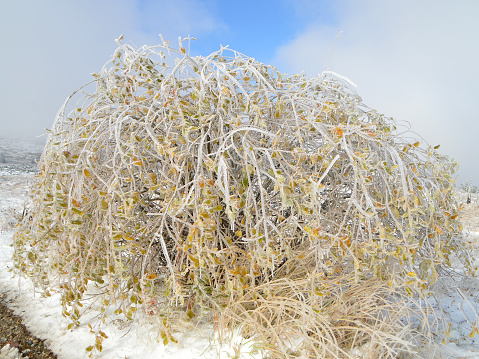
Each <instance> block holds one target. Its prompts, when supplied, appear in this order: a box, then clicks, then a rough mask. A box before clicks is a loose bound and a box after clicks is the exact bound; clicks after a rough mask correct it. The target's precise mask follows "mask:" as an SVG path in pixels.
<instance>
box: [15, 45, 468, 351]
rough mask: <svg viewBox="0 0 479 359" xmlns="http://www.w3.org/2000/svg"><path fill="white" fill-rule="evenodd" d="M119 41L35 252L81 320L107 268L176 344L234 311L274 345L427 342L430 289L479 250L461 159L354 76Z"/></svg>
mask: <svg viewBox="0 0 479 359" xmlns="http://www.w3.org/2000/svg"><path fill="white" fill-rule="evenodd" d="M118 45H119V46H118V49H117V50H116V51H115V53H114V55H113V57H112V60H111V62H109V63H107V65H105V67H104V68H103V69H102V71H101V73H99V74H94V77H95V79H94V81H93V83H94V85H96V90H95V91H93V92H92V93H91V94H88V93H86V92H85V91H86V89H82V90H81V91H79V92H77V93H76V94H75V96H78V95H83V97H81V98H80V99H79V100H78V102H77V104H76V105H75V108H73V110H72V111H71V112H69V113H68V111H67V110H66V108H67V106H69V105H70V104H71V103H72V101H73V98H74V96H73V97H72V98H70V99H68V100H67V102H66V103H65V105H64V106H63V107H62V109H61V110H60V112H59V114H58V116H57V118H56V121H55V123H54V126H53V129H52V131H51V134H50V137H49V139H48V142H47V145H46V147H45V150H44V153H43V155H42V158H41V161H40V174H39V176H38V180H37V183H36V186H35V190H34V207H35V208H34V210H33V211H32V215H31V217H30V218H29V219H28V220H26V221H24V222H23V224H22V226H21V227H20V228H19V230H18V232H17V233H16V235H15V238H14V247H15V253H14V261H15V265H16V268H17V269H18V270H19V271H21V272H22V273H25V274H27V275H28V276H30V277H31V278H32V279H33V280H34V282H35V283H36V284H37V285H40V286H42V287H43V288H44V290H45V293H47V295H48V293H50V292H51V291H52V290H59V291H60V292H61V293H62V304H63V306H64V315H66V316H69V317H70V318H71V319H72V324H73V325H79V324H80V321H79V319H80V310H79V307H80V306H82V302H85V301H88V300H89V299H87V298H86V297H85V296H84V295H85V293H86V291H87V289H88V287H89V285H90V284H92V283H96V285H97V286H99V287H100V288H102V291H101V293H100V294H99V296H97V298H100V299H101V303H102V305H103V306H104V307H109V306H114V307H115V309H116V310H115V313H116V314H121V315H124V316H125V317H126V318H127V319H128V320H133V318H134V315H135V312H138V311H140V310H141V311H142V312H143V313H145V315H148V316H150V317H154V318H160V320H159V325H160V330H159V333H160V336H161V338H162V340H163V341H164V342H165V343H167V342H168V341H170V340H174V336H173V334H174V331H175V330H178V326H179V323H181V321H182V320H193V321H195V320H198V321H199V320H201V319H204V318H206V319H207V320H209V319H211V318H214V320H215V326H216V329H217V330H219V331H224V330H230V329H232V328H240V329H241V330H242V333H243V335H244V336H248V337H252V338H254V339H255V340H257V341H258V342H260V343H263V346H264V348H266V349H267V350H268V351H269V353H270V356H271V357H291V356H292V355H294V354H295V353H296V354H297V355H299V354H301V353H302V354H304V355H307V356H310V357H314V358H316V357H349V356H352V355H353V353H354V351H355V350H361V351H366V352H367V353H370V355H371V357H391V358H392V357H396V355H397V354H398V353H400V352H403V351H413V350H414V345H415V342H414V332H412V328H411V326H410V322H409V321H407V320H405V319H407V318H408V317H411V315H413V316H415V317H421V315H423V314H424V312H423V311H424V309H423V308H421V307H419V306H414V305H412V304H414V303H416V302H415V300H416V299H417V298H421V297H423V298H424V297H425V296H427V293H428V288H429V286H430V285H431V284H432V283H434V281H435V280H436V278H437V276H438V274H437V273H438V270H439V268H440V267H441V266H449V265H450V256H451V254H453V253H459V254H461V253H462V252H461V250H462V248H463V243H462V242H460V240H459V239H458V237H456V236H455V234H457V233H458V232H459V231H460V225H459V222H458V220H457V217H458V205H457V204H456V202H455V200H454V193H455V188H454V184H453V183H454V181H453V180H452V178H451V176H452V173H453V172H454V169H455V167H456V163H454V162H452V161H450V160H449V159H448V158H447V157H444V156H441V155H439V154H438V153H437V151H436V150H435V149H434V148H431V147H427V146H421V145H420V143H419V142H416V141H415V140H414V139H413V140H411V139H409V138H407V137H406V136H405V135H404V134H400V133H399V130H398V129H397V128H396V126H397V125H396V123H395V121H394V120H392V119H390V118H387V117H385V116H383V115H381V114H378V113H376V112H375V111H373V110H370V109H369V108H367V107H366V106H365V105H364V104H362V102H361V99H360V97H359V96H358V95H357V94H356V92H355V90H354V87H353V86H352V85H351V84H350V82H349V81H348V80H347V79H344V78H343V77H341V76H339V75H336V74H334V73H331V72H325V73H323V74H321V75H319V76H318V77H312V78H309V77H306V76H305V75H292V76H287V75H284V74H281V73H279V72H278V71H277V70H276V69H275V68H274V67H272V66H266V65H264V64H261V63H258V62H256V61H255V60H254V59H252V58H248V57H246V56H244V55H241V54H239V53H237V52H235V51H231V50H228V49H226V48H221V50H220V51H218V52H215V53H213V54H211V55H209V56H207V57H201V56H199V57H195V58H192V57H190V56H188V55H187V54H186V51H185V49H184V48H183V47H182V45H181V41H180V46H181V47H180V50H179V51H176V50H174V49H172V48H171V47H170V46H169V45H168V44H167V43H163V44H162V45H160V46H153V47H142V48H139V49H136V48H133V47H132V46H129V45H125V44H122V43H121V42H118ZM163 51H164V52H166V53H168V54H170V53H171V52H174V53H178V54H179V56H180V57H179V58H178V59H176V62H175V64H174V65H172V66H168V64H167V62H168V61H167V59H166V55H165V54H164V53H163ZM105 313H108V311H107V310H102V314H101V315H100V317H102V316H105V315H106V314H105ZM424 328H426V329H424V330H423V331H422V332H421V333H422V334H425V335H427V325H426V326H424ZM100 343H101V342H100ZM97 348H98V349H101V344H100V346H99V347H98V343H97ZM90 349H91V348H90Z"/></svg>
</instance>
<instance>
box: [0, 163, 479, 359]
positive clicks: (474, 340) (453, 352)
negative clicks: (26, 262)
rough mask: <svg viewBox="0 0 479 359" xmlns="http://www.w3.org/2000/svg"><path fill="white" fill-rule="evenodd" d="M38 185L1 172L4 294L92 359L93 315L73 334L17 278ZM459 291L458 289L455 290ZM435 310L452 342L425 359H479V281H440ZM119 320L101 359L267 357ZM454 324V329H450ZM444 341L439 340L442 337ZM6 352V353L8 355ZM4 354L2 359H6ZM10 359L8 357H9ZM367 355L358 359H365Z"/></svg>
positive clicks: (235, 344) (52, 306)
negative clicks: (20, 235) (25, 223)
mask: <svg viewBox="0 0 479 359" xmlns="http://www.w3.org/2000/svg"><path fill="white" fill-rule="evenodd" d="M32 181H33V175H32V174H26V173H25V172H22V171H15V170H12V168H5V167H4V168H1V167H0V278H1V281H0V292H2V293H6V294H7V297H8V300H9V301H10V303H11V308H12V309H13V310H14V311H15V313H16V314H18V315H21V316H22V317H23V318H24V321H25V325H26V326H27V327H28V328H29V329H30V331H31V332H32V333H33V334H34V335H36V336H38V337H40V338H42V339H47V344H48V345H49V347H50V349H51V350H52V351H53V352H55V353H56V354H57V355H58V357H59V358H65V359H76V358H78V359H80V358H87V357H88V353H87V352H86V351H85V348H86V347H87V346H89V345H91V344H92V343H93V342H94V340H95V339H94V338H95V337H94V334H92V333H91V332H90V329H89V328H88V326H87V323H88V320H89V319H91V316H90V317H88V316H87V315H86V316H85V318H83V322H82V325H81V326H80V327H79V328H77V329H75V330H68V329H67V326H68V324H69V323H70V322H69V321H68V319H67V318H64V317H63V316H62V314H61V313H62V308H61V305H60V298H59V294H53V295H52V296H51V297H48V298H45V297H42V296H40V294H39V293H36V292H35V289H34V288H33V286H32V284H31V283H30V281H28V280H25V279H19V278H18V277H13V275H12V272H10V269H11V268H12V261H11V255H12V252H13V249H12V247H10V244H11V242H12V236H13V233H14V226H15V222H16V220H18V219H19V218H21V216H22V213H23V211H24V208H25V207H26V204H27V200H28V191H29V190H28V189H29V186H30V185H31V183H32ZM463 221H464V235H466V236H467V238H468V239H469V240H470V241H471V242H474V243H478V246H477V249H478V250H477V253H479V199H478V198H477V197H475V198H474V199H473V201H472V203H471V204H468V205H465V208H464V214H463ZM454 287H457V288H458V289H455V288H454ZM431 303H433V304H434V305H435V307H438V306H441V307H442V308H443V309H444V310H445V312H446V313H447V314H448V318H447V323H451V324H450V328H451V329H450V338H449V342H448V343H447V344H446V345H443V344H442V343H441V341H440V340H439V339H438V343H433V344H432V345H429V346H428V347H427V348H425V349H424V350H423V351H422V353H421V357H423V358H479V333H473V335H472V337H471V326H473V325H476V324H479V323H478V322H476V320H477V319H478V318H479V315H478V313H477V311H478V308H479V280H477V279H471V278H465V277H463V276H460V275H459V274H458V275H457V276H453V277H450V278H447V279H444V280H440V281H439V282H438V284H437V285H436V290H435V294H434V295H433V296H431ZM122 324H123V323H122V322H121V320H116V321H114V322H113V323H110V324H109V325H108V326H104V327H102V330H103V331H104V332H105V333H106V334H107V335H108V337H109V338H108V339H107V340H105V341H104V342H103V351H102V352H101V353H99V354H95V355H94V357H95V358H105V359H106V358H108V359H115V358H118V359H134V358H142V359H150V358H151V359H153V358H155V359H156V358H165V359H168V358H174V359H183V358H184V359H186V358H188V359H190V358H205V359H210V358H211V359H213V358H215V359H216V358H252V359H256V358H261V357H262V355H261V352H260V351H259V350H258V349H257V348H255V346H254V343H252V342H249V341H247V340H245V339H241V338H240V337H239V336H234V338H233V339H231V338H230V339H227V340H225V341H224V344H223V345H221V346H219V345H217V344H216V342H215V340H213V335H214V334H213V328H212V326H211V325H209V324H204V325H202V326H198V327H195V328H193V327H191V328H188V329H187V330H186V334H182V335H181V334H178V335H175V336H176V339H177V340H178V343H177V344H174V343H172V344H169V345H167V346H164V345H163V344H162V343H158V342H157V341H156V340H154V339H153V340H148V337H149V336H151V335H152V333H153V334H154V332H153V331H152V330H151V327H148V325H141V326H138V325H134V326H132V327H124V326H123V325H122ZM447 325H449V324H447ZM438 338H439V337H438ZM7 349H8V348H5V349H4V351H3V352H5V353H6V352H7ZM3 352H2V353H1V354H0V358H1V357H2V356H3ZM4 357H6V356H4ZM360 357H361V356H358V358H360Z"/></svg>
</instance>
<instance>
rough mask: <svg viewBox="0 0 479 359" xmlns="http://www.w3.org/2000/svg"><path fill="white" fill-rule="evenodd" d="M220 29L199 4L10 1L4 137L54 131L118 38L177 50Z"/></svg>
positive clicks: (183, 0) (3, 25)
mask: <svg viewBox="0 0 479 359" xmlns="http://www.w3.org/2000/svg"><path fill="white" fill-rule="evenodd" d="M172 4H174V5H172ZM221 29H224V25H222V23H221V22H220V21H217V20H216V19H215V18H214V16H213V15H212V14H211V13H210V12H209V11H208V9H207V8H206V5H205V4H204V2H200V1H198V0H176V1H174V2H173V1H152V0H148V1H144V0H136V1H131V0H115V1H105V0H83V1H64V0H42V1H37V0H22V1H9V2H6V3H5V4H3V6H2V15H1V19H0V30H1V33H2V34H3V36H2V44H1V46H2V56H1V57H0V78H1V81H0V101H1V102H0V103H1V107H2V114H1V117H0V136H17V137H18V136H22V137H29V138H32V137H33V136H37V135H40V134H42V133H43V132H44V130H43V129H44V128H50V126H51V124H52V123H53V120H54V117H55V115H56V112H57V110H58V108H59V107H60V106H61V104H62V103H63V101H64V100H65V99H66V97H67V96H68V95H69V94H70V93H71V92H73V91H74V90H76V89H77V88H79V87H80V86H81V85H83V84H84V83H86V82H87V81H89V80H91V76H90V73H92V72H97V71H99V70H100V69H101V67H102V66H103V64H104V63H105V62H107V61H108V60H109V58H110V56H111V54H112V53H113V51H114V50H115V48H116V44H115V42H114V39H115V38H117V37H118V36H119V35H120V34H124V35H125V42H132V43H134V44H135V45H137V46H141V45H143V44H152V45H153V44H158V43H159V42H160V39H159V37H158V34H160V33H162V34H164V35H165V37H166V38H169V39H170V40H172V45H173V46H176V39H177V37H178V36H179V35H181V36H183V37H185V36H187V35H188V34H189V33H191V35H198V34H207V33H209V32H214V31H220V30H221ZM173 41H175V42H173Z"/></svg>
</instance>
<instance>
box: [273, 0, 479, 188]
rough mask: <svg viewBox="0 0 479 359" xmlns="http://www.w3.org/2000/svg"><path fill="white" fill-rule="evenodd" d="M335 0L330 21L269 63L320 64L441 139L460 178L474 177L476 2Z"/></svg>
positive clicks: (298, 67)
mask: <svg viewBox="0 0 479 359" xmlns="http://www.w3.org/2000/svg"><path fill="white" fill-rule="evenodd" d="M336 5H337V8H336V11H337V21H338V23H337V24H336V25H333V26H331V25H329V26H325V25H321V24H320V23H315V22H312V23H311V24H310V25H309V27H308V28H307V30H306V31H305V32H304V33H302V34H301V35H299V36H298V37H297V38H296V39H295V40H293V41H291V42H290V43H288V44H285V45H284V46H282V47H281V48H279V49H278V51H277V54H276V58H275V61H274V63H275V64H277V65H278V66H279V67H280V68H281V69H282V70H284V71H288V72H300V71H302V70H305V71H306V72H308V73H309V74H311V75H315V74H317V73H319V72H321V71H322V70H324V69H325V68H326V67H327V68H329V69H331V70H334V71H336V72H338V73H341V74H342V75H345V76H347V77H349V78H350V79H351V80H352V81H354V82H355V83H356V84H358V92H359V94H360V95H361V96H362V97H363V100H364V102H365V103H366V104H368V105H369V106H370V107H373V108H376V109H378V110H379V111H380V112H383V113H385V114H386V115H388V116H393V117H395V118H397V119H400V120H407V121H409V122H411V124H412V125H413V130H415V131H416V132H418V133H419V134H420V135H422V136H423V137H424V138H425V139H426V140H427V141H428V142H429V143H432V144H437V143H440V144H441V145H442V149H443V152H444V153H448V154H450V155H451V156H452V157H454V158H456V159H457V160H459V161H460V162H461V163H462V166H461V167H462V169H461V177H460V178H459V181H460V182H461V181H464V177H466V176H468V177H469V176H471V177H472V176H473V177H474V179H475V182H476V183H479V166H478V165H477V163H476V162H475V153H476V152H477V145H476V144H477V140H476V138H475V137H476V136H477V135H476V134H477V133H479V121H478V120H477V119H476V118H477V116H476V112H477V108H476V107H477V106H476V103H477V101H478V97H479V86H478V83H479V70H478V69H479V68H478V65H477V59H478V57H479V38H478V36H477V34H479V22H478V21H477V19H478V18H479V2H477V1H474V0H472V1H460V2H452V1H444V0H439V1H438V0H424V1H414V0H403V1H395V2H392V1H391V2H390V1H381V0H368V1H360V2H359V1H354V0H349V1H347V0H345V1H339V2H337V3H336ZM341 31H342V34H341V36H340V38H339V40H338V41H337V43H336V45H335V47H334V52H333V54H332V56H331V59H330V61H329V63H328V59H329V56H330V52H331V50H332V48H333V45H334V41H335V38H336V36H337V35H338V34H339V33H340V32H341ZM475 167H478V169H476V168H475Z"/></svg>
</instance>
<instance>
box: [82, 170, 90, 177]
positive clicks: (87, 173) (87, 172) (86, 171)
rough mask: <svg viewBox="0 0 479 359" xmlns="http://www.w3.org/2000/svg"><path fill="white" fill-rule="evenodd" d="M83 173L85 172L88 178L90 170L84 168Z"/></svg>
mask: <svg viewBox="0 0 479 359" xmlns="http://www.w3.org/2000/svg"><path fill="white" fill-rule="evenodd" d="M83 173H84V174H85V176H86V177H88V178H90V177H91V175H90V171H88V170H87V169H86V168H85V169H84V170H83Z"/></svg>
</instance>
